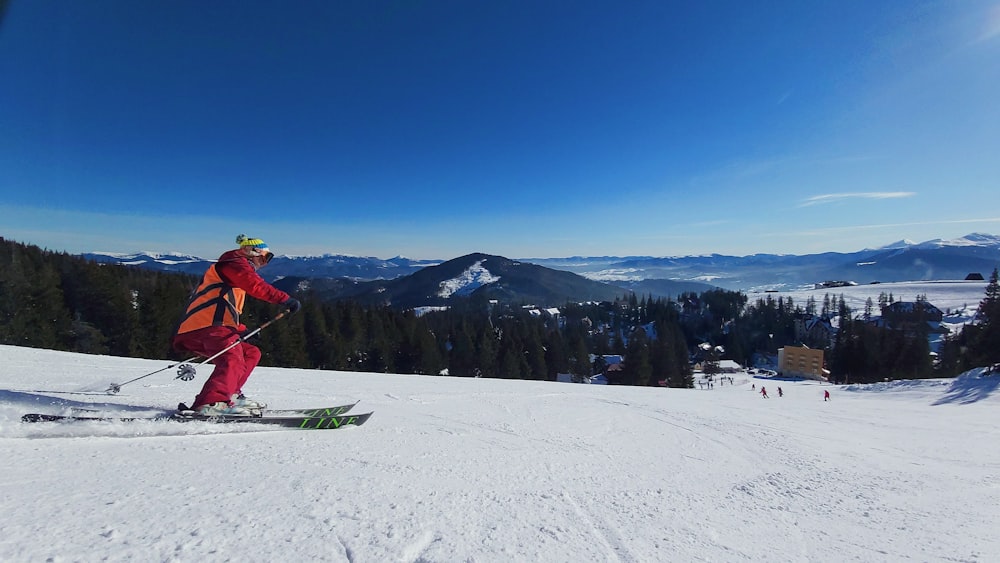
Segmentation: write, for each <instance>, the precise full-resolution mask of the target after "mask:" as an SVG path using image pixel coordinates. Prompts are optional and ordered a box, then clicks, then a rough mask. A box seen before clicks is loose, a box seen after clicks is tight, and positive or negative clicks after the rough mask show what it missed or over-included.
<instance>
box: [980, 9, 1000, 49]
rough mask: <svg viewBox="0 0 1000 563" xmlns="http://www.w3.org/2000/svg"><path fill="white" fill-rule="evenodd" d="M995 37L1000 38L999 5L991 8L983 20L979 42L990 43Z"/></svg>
mask: <svg viewBox="0 0 1000 563" xmlns="http://www.w3.org/2000/svg"><path fill="white" fill-rule="evenodd" d="M996 37H1000V4H998V5H996V6H993V8H992V9H991V10H990V11H989V13H988V14H987V15H986V17H985V18H984V19H983V24H982V31H981V32H980V34H979V41H980V42H982V41H990V40H991V39H994V38H996Z"/></svg>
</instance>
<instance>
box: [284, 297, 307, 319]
mask: <svg viewBox="0 0 1000 563" xmlns="http://www.w3.org/2000/svg"><path fill="white" fill-rule="evenodd" d="M282 305H284V306H285V308H286V309H288V314H289V315H294V314H295V313H298V312H299V309H301V308H302V303H299V300H298V299H296V298H294V297H289V298H288V299H287V300H286V301H285V302H284V303H282Z"/></svg>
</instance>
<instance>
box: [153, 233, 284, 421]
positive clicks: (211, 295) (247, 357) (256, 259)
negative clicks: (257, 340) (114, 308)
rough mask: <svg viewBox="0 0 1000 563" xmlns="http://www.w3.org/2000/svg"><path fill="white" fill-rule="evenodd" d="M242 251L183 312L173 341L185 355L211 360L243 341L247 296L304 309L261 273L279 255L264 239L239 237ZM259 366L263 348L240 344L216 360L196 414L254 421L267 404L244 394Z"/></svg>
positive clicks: (226, 258) (216, 270)
mask: <svg viewBox="0 0 1000 563" xmlns="http://www.w3.org/2000/svg"><path fill="white" fill-rule="evenodd" d="M236 244H238V245H239V248H237V249H235V250H229V251H227V252H225V253H224V254H223V255H222V256H220V257H219V260H218V261H217V262H216V263H215V264H213V265H211V266H209V268H208V270H207V271H206V272H205V275H204V277H203V278H202V281H201V284H199V285H198V287H197V289H195V291H194V293H192V295H191V300H190V301H189V302H188V304H187V307H186V309H185V311H184V316H183V317H182V318H181V322H180V324H179V325H178V327H177V330H176V332H175V333H174V336H173V338H172V339H171V344H172V346H173V347H174V349H175V350H177V351H178V352H180V353H185V352H190V353H194V354H198V355H199V356H202V357H205V358H209V357H211V356H214V355H215V354H218V353H219V352H220V351H221V350H223V349H224V348H226V347H227V346H229V345H231V344H233V343H236V342H239V339H240V337H241V335H242V334H243V333H245V332H246V330H247V327H246V326H245V325H243V324H241V323H240V313H242V312H243V301H244V299H245V297H246V295H247V294H249V295H250V296H251V297H253V298H255V299H260V300H262V301H267V302H268V303H280V304H281V305H283V306H284V307H285V308H286V309H288V311H289V313H295V312H297V311H298V310H299V309H300V308H301V307H302V305H301V304H300V303H299V302H298V300H297V299H295V298H294V297H291V296H289V295H288V294H287V293H285V292H284V291H281V290H280V289H277V288H275V287H274V286H272V285H270V284H269V283H267V282H266V281H264V279H263V278H261V277H260V275H259V274H258V273H257V270H258V269H259V268H262V267H263V266H265V265H266V264H267V263H268V262H270V261H271V258H272V257H273V256H274V255H273V254H272V253H271V250H270V249H269V248H268V247H267V244H265V243H264V241H263V240H261V239H256V238H247V236H246V235H240V236H238V237H236ZM259 361H260V349H259V348H257V347H256V346H254V345H252V344H250V343H248V342H239V343H238V344H236V346H233V347H232V348H230V349H229V350H228V351H226V352H224V353H222V354H221V355H220V356H219V357H217V358H215V360H213V361H212V363H214V364H215V369H214V370H213V371H212V374H211V375H210V376H208V380H207V381H206V382H205V385H204V387H202V389H201V393H199V394H198V396H197V397H195V400H194V404H193V407H192V409H193V410H194V411H195V412H197V413H199V414H202V415H208V416H217V415H231V416H232V415H235V416H251V415H252V414H254V413H253V412H252V409H258V410H259V409H262V408H264V406H265V405H264V404H263V403H260V402H259V401H255V400H253V399H250V398H247V397H246V396H244V395H243V384H244V383H246V381H247V378H249V377H250V372H252V371H253V369H254V368H255V367H257V362H259Z"/></svg>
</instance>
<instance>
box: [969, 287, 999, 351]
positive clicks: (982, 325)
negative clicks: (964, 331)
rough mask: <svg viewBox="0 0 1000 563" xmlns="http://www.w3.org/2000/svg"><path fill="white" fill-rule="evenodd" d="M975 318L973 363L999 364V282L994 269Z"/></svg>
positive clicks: (972, 346)
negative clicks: (977, 323) (977, 321)
mask: <svg viewBox="0 0 1000 563" xmlns="http://www.w3.org/2000/svg"><path fill="white" fill-rule="evenodd" d="M977 317H978V319H979V326H978V327H977V329H976V330H975V331H974V335H975V337H974V340H973V341H972V342H971V343H970V344H971V350H970V354H971V356H972V358H973V361H975V362H976V363H977V364H978V365H981V366H988V365H993V364H996V363H1000V281H998V276H997V269H996V268H994V269H993V273H992V274H990V280H989V282H988V283H987V284H986V296H985V297H984V298H983V300H982V301H980V303H979V312H978V314H977Z"/></svg>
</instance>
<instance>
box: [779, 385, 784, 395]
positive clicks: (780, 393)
mask: <svg viewBox="0 0 1000 563" xmlns="http://www.w3.org/2000/svg"><path fill="white" fill-rule="evenodd" d="M784 396H785V394H784V393H782V392H781V387H778V397H784Z"/></svg>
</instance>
